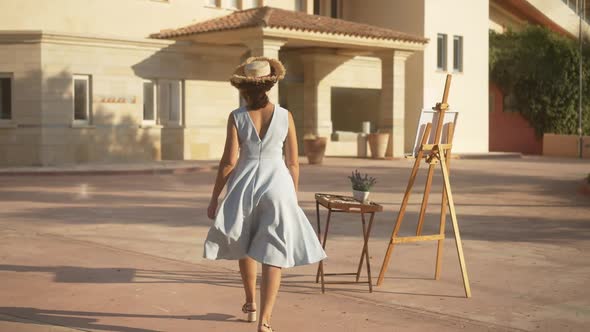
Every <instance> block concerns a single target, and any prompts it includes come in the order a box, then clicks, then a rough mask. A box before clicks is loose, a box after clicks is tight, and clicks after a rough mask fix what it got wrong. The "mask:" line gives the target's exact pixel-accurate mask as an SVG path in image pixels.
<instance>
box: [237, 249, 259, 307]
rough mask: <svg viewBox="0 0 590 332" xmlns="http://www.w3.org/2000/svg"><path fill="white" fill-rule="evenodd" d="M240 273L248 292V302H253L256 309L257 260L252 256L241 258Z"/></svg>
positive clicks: (245, 290)
mask: <svg viewBox="0 0 590 332" xmlns="http://www.w3.org/2000/svg"><path fill="white" fill-rule="evenodd" d="M240 274H241V275H242V283H243V284H244V292H245V293H246V303H253V304H252V307H251V308H252V309H256V261H255V260H253V259H252V258H250V257H247V256H246V257H245V258H242V259H240Z"/></svg>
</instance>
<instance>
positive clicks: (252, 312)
mask: <svg viewBox="0 0 590 332" xmlns="http://www.w3.org/2000/svg"><path fill="white" fill-rule="evenodd" d="M253 306H254V303H244V305H243V306H242V312H243V313H245V314H247V316H246V321H248V322H250V323H251V322H255V321H256V309H252V307H253ZM271 331H272V330H271Z"/></svg>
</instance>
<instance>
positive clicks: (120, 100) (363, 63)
mask: <svg viewBox="0 0 590 332" xmlns="http://www.w3.org/2000/svg"><path fill="white" fill-rule="evenodd" d="M314 13H315V14H319V15H321V17H320V18H318V17H317V16H313V14H314ZM228 15H231V16H229V17H228ZM489 17H490V7H489V4H488V1H471V0H448V1H444V2H442V1H436V0H415V1H402V0H371V1H362V0H338V1H332V0H319V1H318V0H315V1H314V0H55V1H51V2H49V1H40V0H4V1H2V2H0V83H1V84H0V88H1V89H2V93H1V94H0V98H1V99H2V105H3V106H2V109H1V110H2V116H1V117H0V156H1V158H0V165H4V166H6V165H56V164H64V163H84V162H102V161H138V160H159V159H214V158H218V157H219V156H220V155H221V153H222V149H223V143H224V135H225V122H226V120H227V115H228V113H229V112H230V111H231V110H233V109H235V108H237V107H238V106H239V105H240V100H239V97H238V92H237V91H236V90H235V89H234V88H233V87H231V85H230V84H229V83H228V78H229V75H230V74H231V72H232V70H233V68H234V67H235V66H236V65H238V64H239V63H240V62H241V61H243V60H244V59H245V58H246V57H247V56H249V55H266V56H271V57H278V58H280V59H281V60H282V61H283V62H284V63H285V65H286V67H287V71H288V75H287V77H286V78H285V80H284V81H282V82H281V84H280V85H279V86H277V87H276V88H273V90H272V92H271V97H272V99H273V100H274V101H277V102H279V103H280V104H281V105H283V106H284V107H286V108H288V109H289V110H290V111H291V112H292V113H293V115H294V116H295V120H296V125H297V130H298V134H299V138H300V139H301V138H303V136H304V135H306V134H316V135H321V136H327V137H330V138H331V141H330V142H329V143H328V148H327V155H350V156H353V155H357V144H358V143H357V139H356V133H358V132H360V131H361V122H362V121H370V122H371V124H372V129H373V130H379V131H387V132H390V133H391V134H392V135H391V140H390V146H389V147H388V154H389V155H391V156H394V157H401V156H403V155H404V153H407V152H410V150H411V145H412V144H413V141H414V135H415V131H416V125H417V121H418V116H419V114H420V110H421V109H422V108H429V107H431V106H433V105H434V103H435V102H437V101H438V100H439V99H440V95H441V93H442V87H443V84H444V76H445V74H446V73H447V72H450V73H454V78H453V86H452V89H451V95H450V104H451V106H452V107H453V108H454V109H456V110H458V111H459V112H460V117H459V124H458V128H457V132H456V138H455V142H456V144H455V146H456V148H455V150H456V151H457V152H463V153H469V152H486V151H487V149H488V122H487V121H488V102H487V100H488V37H487V36H488V29H489ZM335 132H337V133H338V135H333V133H335Z"/></svg>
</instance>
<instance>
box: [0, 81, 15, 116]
mask: <svg viewBox="0 0 590 332" xmlns="http://www.w3.org/2000/svg"><path fill="white" fill-rule="evenodd" d="M11 119H12V76H11V75H4V74H0V120H11Z"/></svg>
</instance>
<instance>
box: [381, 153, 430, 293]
mask: <svg viewBox="0 0 590 332" xmlns="http://www.w3.org/2000/svg"><path fill="white" fill-rule="evenodd" d="M422 154H423V152H422V151H420V152H419V153H418V156H416V162H415V163H414V168H412V173H411V175H410V180H409V181H408V186H407V188H406V193H405V194H404V199H403V200H402V205H401V207H400V209H399V213H398V215H397V220H396V221H395V227H394V228H393V232H392V234H391V239H390V240H389V246H387V252H386V253H385V258H383V265H381V271H380V272H379V278H378V279H377V286H379V285H381V283H383V279H384V278H385V272H386V271H387V267H388V265H389V260H390V259H391V253H392V252H393V246H394V244H393V239H394V238H395V237H396V236H397V233H398V232H399V229H400V227H401V224H402V220H403V219H404V214H405V213H406V207H407V206H408V200H409V199H410V194H411V192H412V187H413V186H414V181H415V180H416V175H417V174H418V168H420V162H421V161H422Z"/></svg>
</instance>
